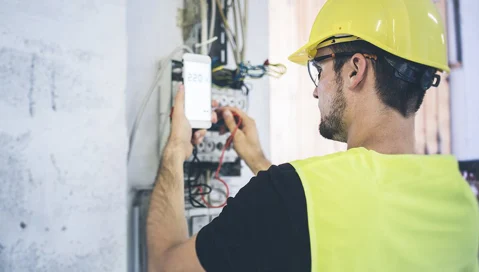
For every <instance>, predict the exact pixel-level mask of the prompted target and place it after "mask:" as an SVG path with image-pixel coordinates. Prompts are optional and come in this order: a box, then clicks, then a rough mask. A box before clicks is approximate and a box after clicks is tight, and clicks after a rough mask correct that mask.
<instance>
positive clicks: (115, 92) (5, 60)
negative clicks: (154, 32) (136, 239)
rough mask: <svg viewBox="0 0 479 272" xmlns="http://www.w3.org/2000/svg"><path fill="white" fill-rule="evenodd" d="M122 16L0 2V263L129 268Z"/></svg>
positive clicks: (110, 10) (97, 3)
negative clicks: (127, 266)
mask: <svg viewBox="0 0 479 272" xmlns="http://www.w3.org/2000/svg"><path fill="white" fill-rule="evenodd" d="M125 14H126V3H125V1H122V0H119V1H118V0H116V1H113V0H87V1H59V0H47V1H34V0H29V1H6V0H0V184H1V187H0V271H126V265H127V249H126V241H127V239H126V235H127V233H126V232H127V224H126V221H127V218H126V216H127V207H126V205H127V186H126V185H127V177H126V153H127V131H126V124H125V106H124V105H125V95H124V92H125V86H126V80H125V75H126V44H127V43H126V29H125V25H126V18H125V17H126V16H125Z"/></svg>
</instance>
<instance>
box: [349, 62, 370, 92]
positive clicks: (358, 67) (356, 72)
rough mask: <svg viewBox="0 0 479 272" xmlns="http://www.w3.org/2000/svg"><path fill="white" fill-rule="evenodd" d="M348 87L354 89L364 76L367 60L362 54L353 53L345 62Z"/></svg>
mask: <svg viewBox="0 0 479 272" xmlns="http://www.w3.org/2000/svg"><path fill="white" fill-rule="evenodd" d="M346 65H347V66H348V67H347V69H348V74H347V75H348V80H349V89H351V90H352V89H355V88H356V87H357V86H358V85H359V84H361V82H363V81H364V80H365V78H366V72H367V65H368V63H367V61H366V58H365V57H364V56H363V54H359V53H358V54H355V55H354V56H353V57H352V58H351V59H350V60H349V61H348V62H347V63H346Z"/></svg>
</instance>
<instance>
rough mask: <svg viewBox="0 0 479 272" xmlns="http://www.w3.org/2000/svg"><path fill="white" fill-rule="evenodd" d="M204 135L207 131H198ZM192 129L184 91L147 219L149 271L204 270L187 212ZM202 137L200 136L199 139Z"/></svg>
mask: <svg viewBox="0 0 479 272" xmlns="http://www.w3.org/2000/svg"><path fill="white" fill-rule="evenodd" d="M195 136H196V137H197V138H202V136H204V132H198V133H195ZM191 139H192V132H191V127H190V125H189V122H188V120H187V119H186V117H185V114H184V90H183V88H182V87H181V88H180V90H179V91H178V95H177V96H176V99H175V107H174V112H173V114H172V128H171V133H170V138H169V140H168V144H167V146H166V147H165V151H164V153H163V159H162V165H161V167H160V170H159V173H158V179H157V181H156V184H155V188H154V189H153V193H152V195H151V199H150V209H149V211H148V219H147V245H148V270H149V271H192V272H194V271H204V270H203V268H202V267H201V264H200V263H199V261H198V258H197V257H196V251H195V246H194V245H195V238H192V239H188V227H187V223H186V219H185V215H184V210H185V203H184V177H183V162H184V161H185V159H186V158H188V157H189V156H190V155H191V152H192V145H191ZM196 140H199V139H196Z"/></svg>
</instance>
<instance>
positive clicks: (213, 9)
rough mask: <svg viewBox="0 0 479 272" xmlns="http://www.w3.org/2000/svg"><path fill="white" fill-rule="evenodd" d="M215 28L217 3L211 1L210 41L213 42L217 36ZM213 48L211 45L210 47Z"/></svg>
mask: <svg viewBox="0 0 479 272" xmlns="http://www.w3.org/2000/svg"><path fill="white" fill-rule="evenodd" d="M215 26H216V2H215V1H211V23H210V33H209V34H210V35H209V37H208V40H211V39H212V38H213V36H214V35H215ZM209 48H211V44H210V46H209Z"/></svg>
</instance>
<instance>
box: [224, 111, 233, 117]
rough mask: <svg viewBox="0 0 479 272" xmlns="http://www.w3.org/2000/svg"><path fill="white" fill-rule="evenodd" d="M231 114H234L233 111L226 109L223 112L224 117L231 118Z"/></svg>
mask: <svg viewBox="0 0 479 272" xmlns="http://www.w3.org/2000/svg"><path fill="white" fill-rule="evenodd" d="M231 116H232V114H231V111H229V110H225V111H224V112H223V117H225V118H226V117H228V118H229V117H231Z"/></svg>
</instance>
